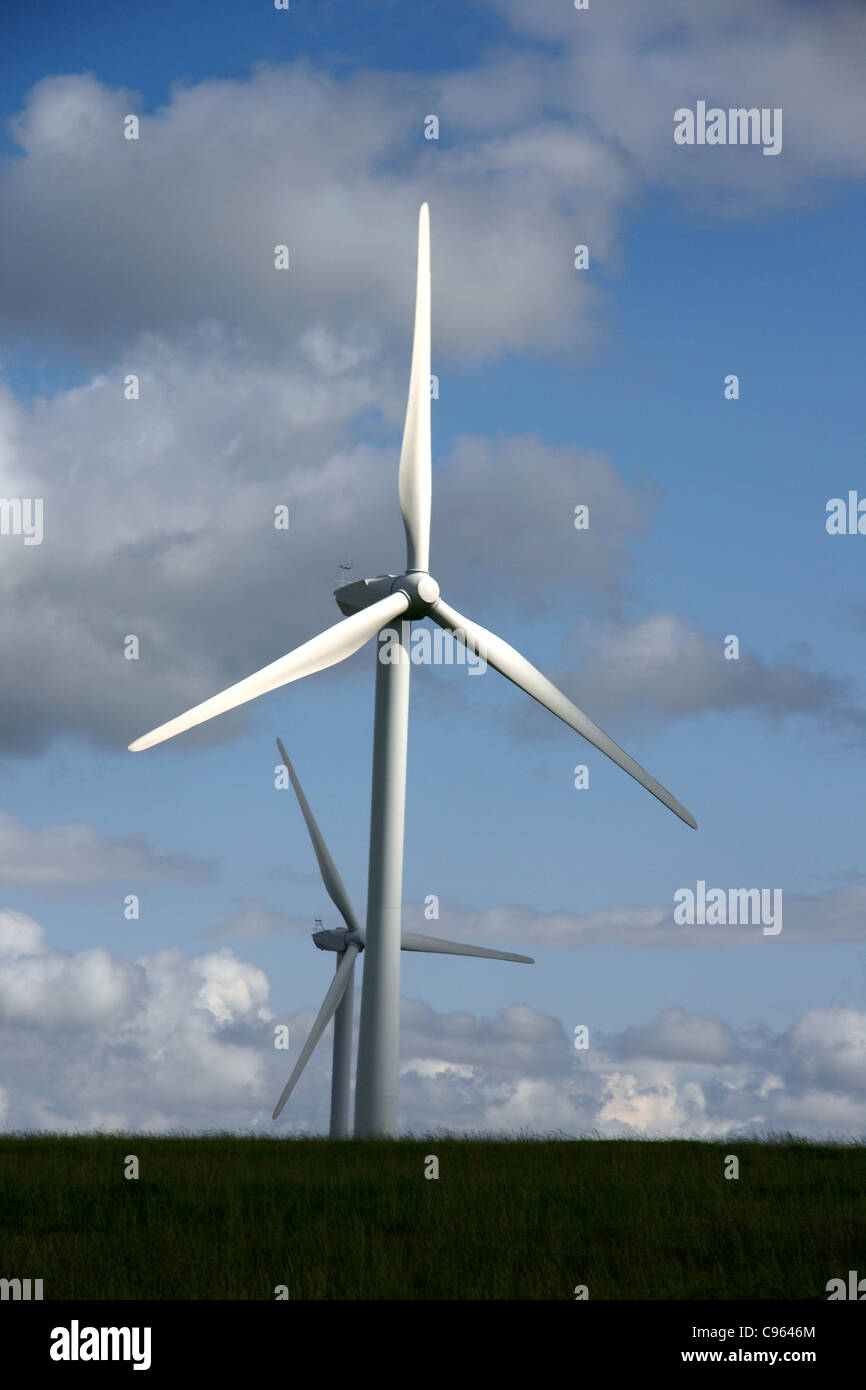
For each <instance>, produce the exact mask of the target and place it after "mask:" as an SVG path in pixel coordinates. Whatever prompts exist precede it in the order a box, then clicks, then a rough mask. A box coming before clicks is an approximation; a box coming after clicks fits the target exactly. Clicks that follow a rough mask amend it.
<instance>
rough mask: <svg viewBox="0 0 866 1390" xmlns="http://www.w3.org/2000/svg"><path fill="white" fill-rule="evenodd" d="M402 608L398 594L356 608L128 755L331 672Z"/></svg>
mask: <svg viewBox="0 0 866 1390" xmlns="http://www.w3.org/2000/svg"><path fill="white" fill-rule="evenodd" d="M408 606H409V600H408V598H407V597H406V595H405V594H404V593H401V592H398V593H396V594H388V595H387V596H386V597H385V598H382V599H379V601H378V602H377V603H372V604H371V605H370V607H369V608H362V609H361V611H360V612H359V613H353V614H352V616H351V618H344V619H343V621H342V622H340V623H335V624H334V626H333V627H329V628H327V629H326V630H325V631H324V632H320V633H319V635H318V637H313V638H311V639H310V641H309V642H304V644H303V646H301V647H296V648H295V650H294V651H293V652H289V654H288V656H281V657H280V659H279V661H273V662H271V664H270V666H264V667H263V668H262V669H261V671H256V672H255V674H254V675H252V676H247V678H246V680H242V681H238V683H237V684H236V685H230V686H229V688H228V689H227V690H223V691H222V692H221V693H220V694H219V695H214V696H212V697H211V699H210V700H205V701H204V703H203V704H200V705H196V706H195V707H194V708H193V709H190V710H187V712H186V714H180V715H178V717H177V718H176V719H170V720H169V721H168V723H167V724H160V726H159V728H158V729H152V730H151V732H150V733H149V734H144V735H143V737H142V738H138V739H136V740H135V743H131V744H130V745H129V749H130V752H131V753H138V752H140V751H141V749H143V748H152V747H153V745H154V744H155V743H162V742H163V741H164V740H165V739H167V738H174V736H175V734H182V733H183V732H184V731H185V730H186V729H192V728H193V727H194V726H195V725H196V724H204V722H205V720H207V719H213V718H214V716H215V715H217V714H225V712H226V710H230V709H235V708H236V707H237V706H238V705H244V704H246V703H247V701H248V700H255V699H256V698H257V697H258V696H259V695H264V694H266V693H267V691H269V690H276V689H277V688H278V687H279V686H281V685H288V683H289V681H296V680H300V678H301V677H302V676H310V675H312V674H313V672H314V671H324V670H325V669H326V667H328V666H335V665H336V664H337V662H338V661H344V660H345V659H346V657H347V656H351V655H352V653H353V652H356V651H357V650H358V648H359V647H363V645H364V643H365V642H368V641H369V639H370V638H371V637H372V636H373V635H374V633H376V632H378V631H379V629H380V628H381V627H385V626H386V624H388V623H389V622H391V621H392V619H394V618H397V617H399V615H400V614H401V613H403V612H405V611H406V609H407V608H408Z"/></svg>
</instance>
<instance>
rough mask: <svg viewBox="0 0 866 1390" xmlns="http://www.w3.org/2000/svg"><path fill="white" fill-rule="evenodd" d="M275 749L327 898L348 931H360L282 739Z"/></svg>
mask: <svg viewBox="0 0 866 1390" xmlns="http://www.w3.org/2000/svg"><path fill="white" fill-rule="evenodd" d="M277 747H278V748H279V750H280V757H281V758H282V760H283V762H284V763H285V765H286V767H287V768H288V770H289V778H290V779H291V783H292V786H293V787H294V789H295V796H296V797H297V798H298V804H299V805H300V808H301V814H302V815H303V817H304V820H305V821H306V823H307V830H308V831H309V832H310V839H311V840H312V842H313V849H314V850H315V852H316V858H317V860H318V861H319V869H320V870H321V874H322V881H323V882H324V885H325V887H326V889H327V890H328V897H329V898H330V899H331V902H332V903H333V904H334V906H335V907H336V909H337V911H338V912H339V914H340V916H341V917H342V919H343V921H344V922H345V923H346V926H347V927H348V928H349V931H360V927H359V926H358V919H357V918H356V916H355V914H354V912H353V911H352V904H351V903H350V902H349V894H348V893H347V892H346V888H345V885H344V883H343V880H342V879H341V878H340V875H339V873H338V872H337V866H336V864H335V863H334V861H333V859H332V858H331V855H330V853H329V851H328V846H327V845H326V844H325V840H324V837H323V835H322V832H321V830H320V829H319V827H318V825H317V824H316V818H315V816H314V815H313V813H312V811H311V810H310V804H309V802H308V801H307V798H306V797H305V796H304V789H303V787H302V786H301V784H300V782H299V781H298V778H297V774H296V773H295V769H294V768H293V767H292V764H291V763H290V762H289V755H288V753H287V752H286V750H285V748H284V747H283V743H282V739H279V738H278V739H277Z"/></svg>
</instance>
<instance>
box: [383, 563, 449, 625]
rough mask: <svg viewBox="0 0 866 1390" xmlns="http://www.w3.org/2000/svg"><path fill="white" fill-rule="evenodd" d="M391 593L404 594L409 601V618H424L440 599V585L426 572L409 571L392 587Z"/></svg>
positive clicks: (407, 614) (407, 613) (396, 580)
mask: <svg viewBox="0 0 866 1390" xmlns="http://www.w3.org/2000/svg"><path fill="white" fill-rule="evenodd" d="M391 592H392V593H398V592H402V593H404V594H405V595H406V597H407V598H408V600H409V603H410V607H409V608H407V610H406V617H407V618H423V617H425V616H426V614H427V613H429V611H430V609H431V608H432V607H433V605H434V604H435V603H436V602H437V601H438V598H439V585H438V584H437V583H436V580H435V579H434V578H433V576H432V574H428V573H427V571H426V570H407V571H406V573H405V574H401V575H400V576H399V577H398V578H397V579H395V580H394V583H393V584H392V585H391Z"/></svg>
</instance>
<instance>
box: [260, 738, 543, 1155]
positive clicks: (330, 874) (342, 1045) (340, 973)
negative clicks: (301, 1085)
mask: <svg viewBox="0 0 866 1390" xmlns="http://www.w3.org/2000/svg"><path fill="white" fill-rule="evenodd" d="M277 747H278V748H279V750H280V757H281V758H282V760H283V762H284V763H285V765H286V767H287V768H288V772H289V777H290V779H291V783H292V786H293V787H294V789H295V795H296V797H297V798H298V803H299V805H300V808H301V813H302V815H303V817H304V820H305V821H306V824H307V830H308V831H309V833H310V839H311V840H312V842H313V849H314V850H315V853H316V859H317V860H318V861H319V870H320V872H321V875H322V881H323V883H324V885H325V888H326V889H327V893H328V897H329V898H330V899H331V902H332V903H333V904H334V906H335V907H336V909H337V911H338V912H339V914H340V916H341V917H342V919H343V921H344V922H345V923H346V925H345V927H337V928H336V929H335V930H334V931H328V930H325V931H317V932H314V933H313V941H314V942H315V943H316V945H317V946H318V947H319V950H321V951H336V952H337V961H336V971H335V974H334V978H333V981H332V982H331V987H330V989H329V990H328V992H327V994H326V995H325V998H324V1002H323V1004H322V1007H321V1009H320V1010H319V1013H318V1016H317V1018H316V1021H315V1023H314V1024H313V1026H312V1028H311V1029H310V1033H309V1037H308V1038H307V1041H306V1042H305V1043H304V1046H303V1048H302V1050H301V1055H300V1056H299V1058H298V1060H297V1062H296V1063H295V1067H294V1070H293V1072H292V1074H291V1076H290V1077H289V1079H288V1081H287V1082H286V1084H285V1087H284V1088H283V1093H282V1095H281V1096H280V1098H279V1100H278V1101H277V1104H276V1108H275V1110H274V1115H273V1118H274V1119H275V1120H276V1119H277V1118H278V1117H279V1114H280V1111H281V1110H282V1108H283V1106H284V1105H285V1103H286V1101H287V1100H288V1098H289V1096H290V1095H291V1094H292V1091H293V1090H294V1089H295V1085H296V1083H297V1081H298V1080H299V1078H300V1075H301V1072H302V1071H303V1070H304V1067H305V1066H306V1065H307V1062H308V1061H309V1060H310V1057H311V1056H312V1054H313V1050H314V1048H315V1046H316V1043H317V1042H318V1041H319V1038H320V1037H321V1036H322V1034H323V1033H324V1031H325V1029H326V1028H327V1026H328V1024H329V1023H330V1021H331V1019H332V1018H333V1020H334V1051H333V1055H332V1062H331V1128H330V1135H331V1138H332V1139H345V1138H346V1137H347V1135H348V1133H349V1078H350V1073H351V1066H352V1006H353V1003H354V994H355V959H356V957H357V955H358V952H359V951H363V949H364V940H365V934H364V931H363V930H362V928H361V927H359V926H358V919H357V917H356V916H355V913H354V910H353V908H352V904H351V902H350V901H349V895H348V893H347V892H346V889H345V886H344V884H343V880H342V879H341V878H340V875H339V873H338V871H337V866H336V864H335V863H334V861H333V859H332V858H331V855H330V852H329V850H328V846H327V845H326V844H325V840H324V836H323V835H322V832H321V830H320V829H319V827H318V825H317V824H316V818H315V816H314V815H313V813H312V811H311V810H310V804H309V802H308V801H307V798H306V797H305V796H304V790H303V787H302V786H301V784H300V782H299V781H298V776H297V773H296V772H295V769H294V768H293V767H292V764H291V762H290V761H289V755H288V753H287V752H286V750H285V748H284V747H283V745H282V742H281V740H280V739H277ZM400 948H401V950H403V951H426V952H428V953H430V954H438V955H443V956H484V957H485V958H486V959H488V960H516V961H520V962H521V963H522V964H524V965H534V964H535V962H534V960H533V959H532V957H531V956H518V955H515V954H514V953H513V952H512V951H492V950H489V949H488V948H487V947H485V946H465V945H463V943H462V942H460V941H443V940H441V939H440V938H439V937H437V936H424V935H422V934H421V933H420V932H408V931H404V932H402V933H401V937H400Z"/></svg>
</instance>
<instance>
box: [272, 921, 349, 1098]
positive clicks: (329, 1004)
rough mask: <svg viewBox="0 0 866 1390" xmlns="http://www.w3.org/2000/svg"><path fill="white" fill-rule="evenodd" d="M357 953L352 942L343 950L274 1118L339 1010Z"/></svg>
mask: <svg viewBox="0 0 866 1390" xmlns="http://www.w3.org/2000/svg"><path fill="white" fill-rule="evenodd" d="M357 954H358V947H357V946H355V945H353V944H352V943H351V942H350V943H349V945H348V946H347V947H346V949H345V951H344V952H343V959H342V960H341V961H340V964H339V967H338V969H337V971H336V972H335V974H334V978H333V980H332V981H331V988H330V989H329V990H328V993H327V994H326V995H325V999H324V1002H323V1004H322V1007H321V1008H320V1010H319V1014H318V1017H317V1019H316V1021H315V1023H314V1024H313V1026H312V1028H311V1029H310V1036H309V1037H308V1038H307V1041H306V1042H305V1043H304V1046H303V1050H302V1051H301V1055H300V1057H299V1058H298V1060H297V1062H296V1063H295V1069H294V1071H293V1072H292V1074H291V1076H290V1077H289V1079H288V1081H287V1082H286V1085H285V1088H284V1090H283V1094H282V1095H281V1096H280V1098H279V1100H278V1101H277V1104H276V1109H275V1110H274V1114H273V1118H274V1119H275V1120H276V1119H277V1118H278V1117H279V1114H280V1111H281V1110H282V1108H283V1106H284V1105H285V1103H286V1101H287V1100H288V1098H289V1096H290V1095H291V1094H292V1091H293V1090H294V1089H295V1084H296V1082H297V1080H298V1078H299V1076H300V1075H301V1072H302V1071H303V1070H304V1067H305V1066H306V1065H307V1063H308V1062H309V1060H310V1058H311V1056H312V1055H313V1050H314V1048H315V1046H316V1043H317V1042H318V1041H319V1038H320V1037H321V1036H322V1034H323V1033H324V1031H325V1029H326V1028H327V1026H328V1024H329V1023H330V1021H331V1019H332V1018H333V1017H334V1014H335V1013H336V1012H337V1005H338V1004H339V1002H340V1000H341V999H342V997H343V994H344V993H345V990H346V985H347V984H348V983H349V975H350V974H351V971H352V964H353V962H354V960H355V957H356V955H357Z"/></svg>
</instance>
